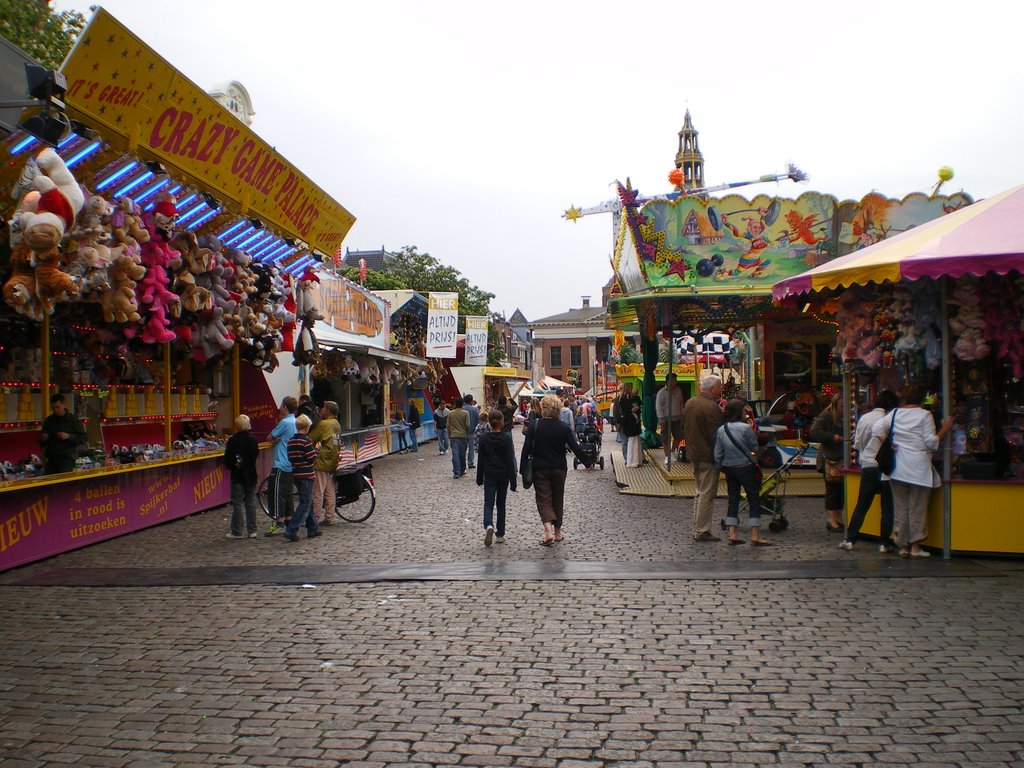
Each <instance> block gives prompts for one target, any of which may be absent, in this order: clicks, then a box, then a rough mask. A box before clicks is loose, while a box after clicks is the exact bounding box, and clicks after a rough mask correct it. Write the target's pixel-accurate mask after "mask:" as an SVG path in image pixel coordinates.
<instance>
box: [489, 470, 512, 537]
mask: <svg viewBox="0 0 1024 768" xmlns="http://www.w3.org/2000/svg"><path fill="white" fill-rule="evenodd" d="M507 496H508V478H502V479H501V480H500V481H495V480H488V479H486V478H484V528H487V527H488V526H492V525H494V502H495V501H497V502H498V525H497V527H496V528H495V533H497V534H498V535H499V536H504V535H505V498H506V497H507Z"/></svg>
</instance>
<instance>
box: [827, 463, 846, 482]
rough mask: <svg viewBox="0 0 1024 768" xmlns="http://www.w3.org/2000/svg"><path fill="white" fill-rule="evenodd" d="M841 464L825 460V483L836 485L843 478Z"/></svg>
mask: <svg viewBox="0 0 1024 768" xmlns="http://www.w3.org/2000/svg"><path fill="white" fill-rule="evenodd" d="M840 466H841V463H840V462H838V461H833V460H832V459H825V482H826V483H836V482H839V480H840V478H842V476H843V473H842V470H841V469H840Z"/></svg>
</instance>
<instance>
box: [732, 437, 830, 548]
mask: <svg viewBox="0 0 1024 768" xmlns="http://www.w3.org/2000/svg"><path fill="white" fill-rule="evenodd" d="M809 447H810V446H809V444H807V443H804V444H802V445H801V446H800V447H799V448H798V449H797V451H796V453H794V454H793V455H792V456H790V457H789V458H788V459H787V460H786V461H785V463H784V464H783V465H782V466H781V467H779V468H778V469H774V470H772V471H771V472H769V473H768V474H766V475H765V476H764V478H763V479H762V480H761V488H760V491H759V492H758V497H759V498H760V499H761V517H767V516H771V521H770V522H769V523H768V529H769V530H770V531H774V532H775V533H778V532H779V531H784V530H786V529H787V528H789V518H788V517H786V482H787V481H788V480H789V476H790V475H791V474H792V472H793V467H795V466H796V463H797V461H798V460H799V459H800V457H801V456H803V455H804V453H805V452H806V451H807V449H808V448H809ZM749 512H750V502H748V501H747V500H746V499H744V500H743V502H742V503H741V504H740V509H739V515H740V517H741V518H743V517H746V516H747V514H749ZM725 529H726V525H725V520H724V519H723V520H722V530H723V531H724V530H725Z"/></svg>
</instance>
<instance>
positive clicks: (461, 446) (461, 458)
mask: <svg viewBox="0 0 1024 768" xmlns="http://www.w3.org/2000/svg"><path fill="white" fill-rule="evenodd" d="M466 440H467V438H465V437H453V438H452V474H453V475H455V477H458V476H459V475H464V474H466Z"/></svg>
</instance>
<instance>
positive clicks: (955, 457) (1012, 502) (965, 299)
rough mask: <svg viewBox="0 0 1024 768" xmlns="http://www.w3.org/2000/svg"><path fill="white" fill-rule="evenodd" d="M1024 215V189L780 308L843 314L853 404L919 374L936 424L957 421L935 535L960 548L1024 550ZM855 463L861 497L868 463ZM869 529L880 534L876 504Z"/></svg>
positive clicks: (940, 543)
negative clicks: (942, 420)
mask: <svg viewBox="0 0 1024 768" xmlns="http://www.w3.org/2000/svg"><path fill="white" fill-rule="evenodd" d="M1022 217H1024V186H1021V187H1016V188H1014V189H1011V190H1009V191H1007V192H1004V193H1002V194H999V195H995V196H994V197H991V198H988V199H986V200H983V201H980V202H977V203H974V204H972V205H970V206H968V207H966V208H963V209H961V210H958V211H955V212H953V213H950V214H949V215H948V216H944V217H942V218H940V219H936V220H933V221H930V222H927V223H925V224H922V225H921V226H919V227H916V228H915V229H913V230H912V231H909V232H905V233H903V234H901V235H899V236H897V237H893V238H891V239H888V240H886V241H884V242H881V243H878V244H876V245H873V246H871V247H868V248H865V249H864V250H862V251H858V252H856V253H853V254H850V255H849V256H846V257H844V258H840V259H836V260H835V261H833V262H831V263H829V264H826V265H824V266H822V267H819V268H817V269H814V270H811V271H809V272H806V273H803V274H802V275H799V276H797V277H794V278H791V279H788V280H784V281H781V282H779V283H777V284H776V285H775V287H774V295H775V298H776V300H777V301H778V302H779V303H780V304H781V305H789V306H793V307H795V306H806V305H808V304H809V305H811V306H812V307H814V308H815V309H816V311H821V312H832V313H834V316H835V318H836V320H837V322H838V344H837V351H838V353H839V354H840V355H841V359H842V361H843V363H844V366H843V367H844V371H845V375H844V396H845V397H846V400H847V402H848V403H849V404H850V406H851V409H850V410H848V412H850V413H852V412H855V411H854V409H853V407H854V406H856V405H859V404H864V403H869V402H871V401H872V400H873V399H874V396H875V395H876V394H877V393H878V392H879V391H880V390H881V389H892V390H899V389H900V388H901V387H902V386H904V385H906V384H909V383H916V384H923V385H925V386H926V387H927V388H928V389H929V391H930V392H931V393H933V396H934V397H933V410H934V411H935V412H936V418H937V419H939V418H941V417H945V416H948V415H952V416H954V417H955V427H954V429H953V430H952V431H951V433H950V434H949V436H948V437H947V438H946V440H945V443H944V445H943V448H942V461H941V473H940V474H941V476H942V478H943V484H942V491H941V493H935V494H933V495H932V497H931V500H930V505H929V511H928V532H929V535H928V538H927V539H926V541H925V542H924V543H925V544H926V545H928V546H931V547H935V548H941V549H942V550H943V552H944V553H945V555H946V556H947V557H948V556H950V554H951V553H991V554H1000V555H1006V554H1012V555H1020V554H1024V525H1022V520H1024V518H1022V511H1021V510H1024V334H1022V330H1024V325H1022V323H1024V235H1022V232H1021V228H1020V222H1021V221H1022V220H1024V218H1022ZM851 427H852V424H847V430H849V429H850V428H851ZM897 460H898V453H897ZM847 464H848V467H849V469H848V471H847V473H846V485H847V488H846V493H847V499H851V498H856V497H857V491H858V488H859V472H858V470H857V468H856V466H855V465H852V464H850V462H849V457H848V462H847ZM847 510H848V511H852V509H851V505H849V504H848V505H847ZM863 530H864V531H865V532H866V533H869V534H875V535H877V534H878V532H879V516H878V502H877V500H876V502H875V507H874V508H873V510H872V513H871V515H870V516H869V518H868V520H867V522H866V524H865V527H864V529H863Z"/></svg>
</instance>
